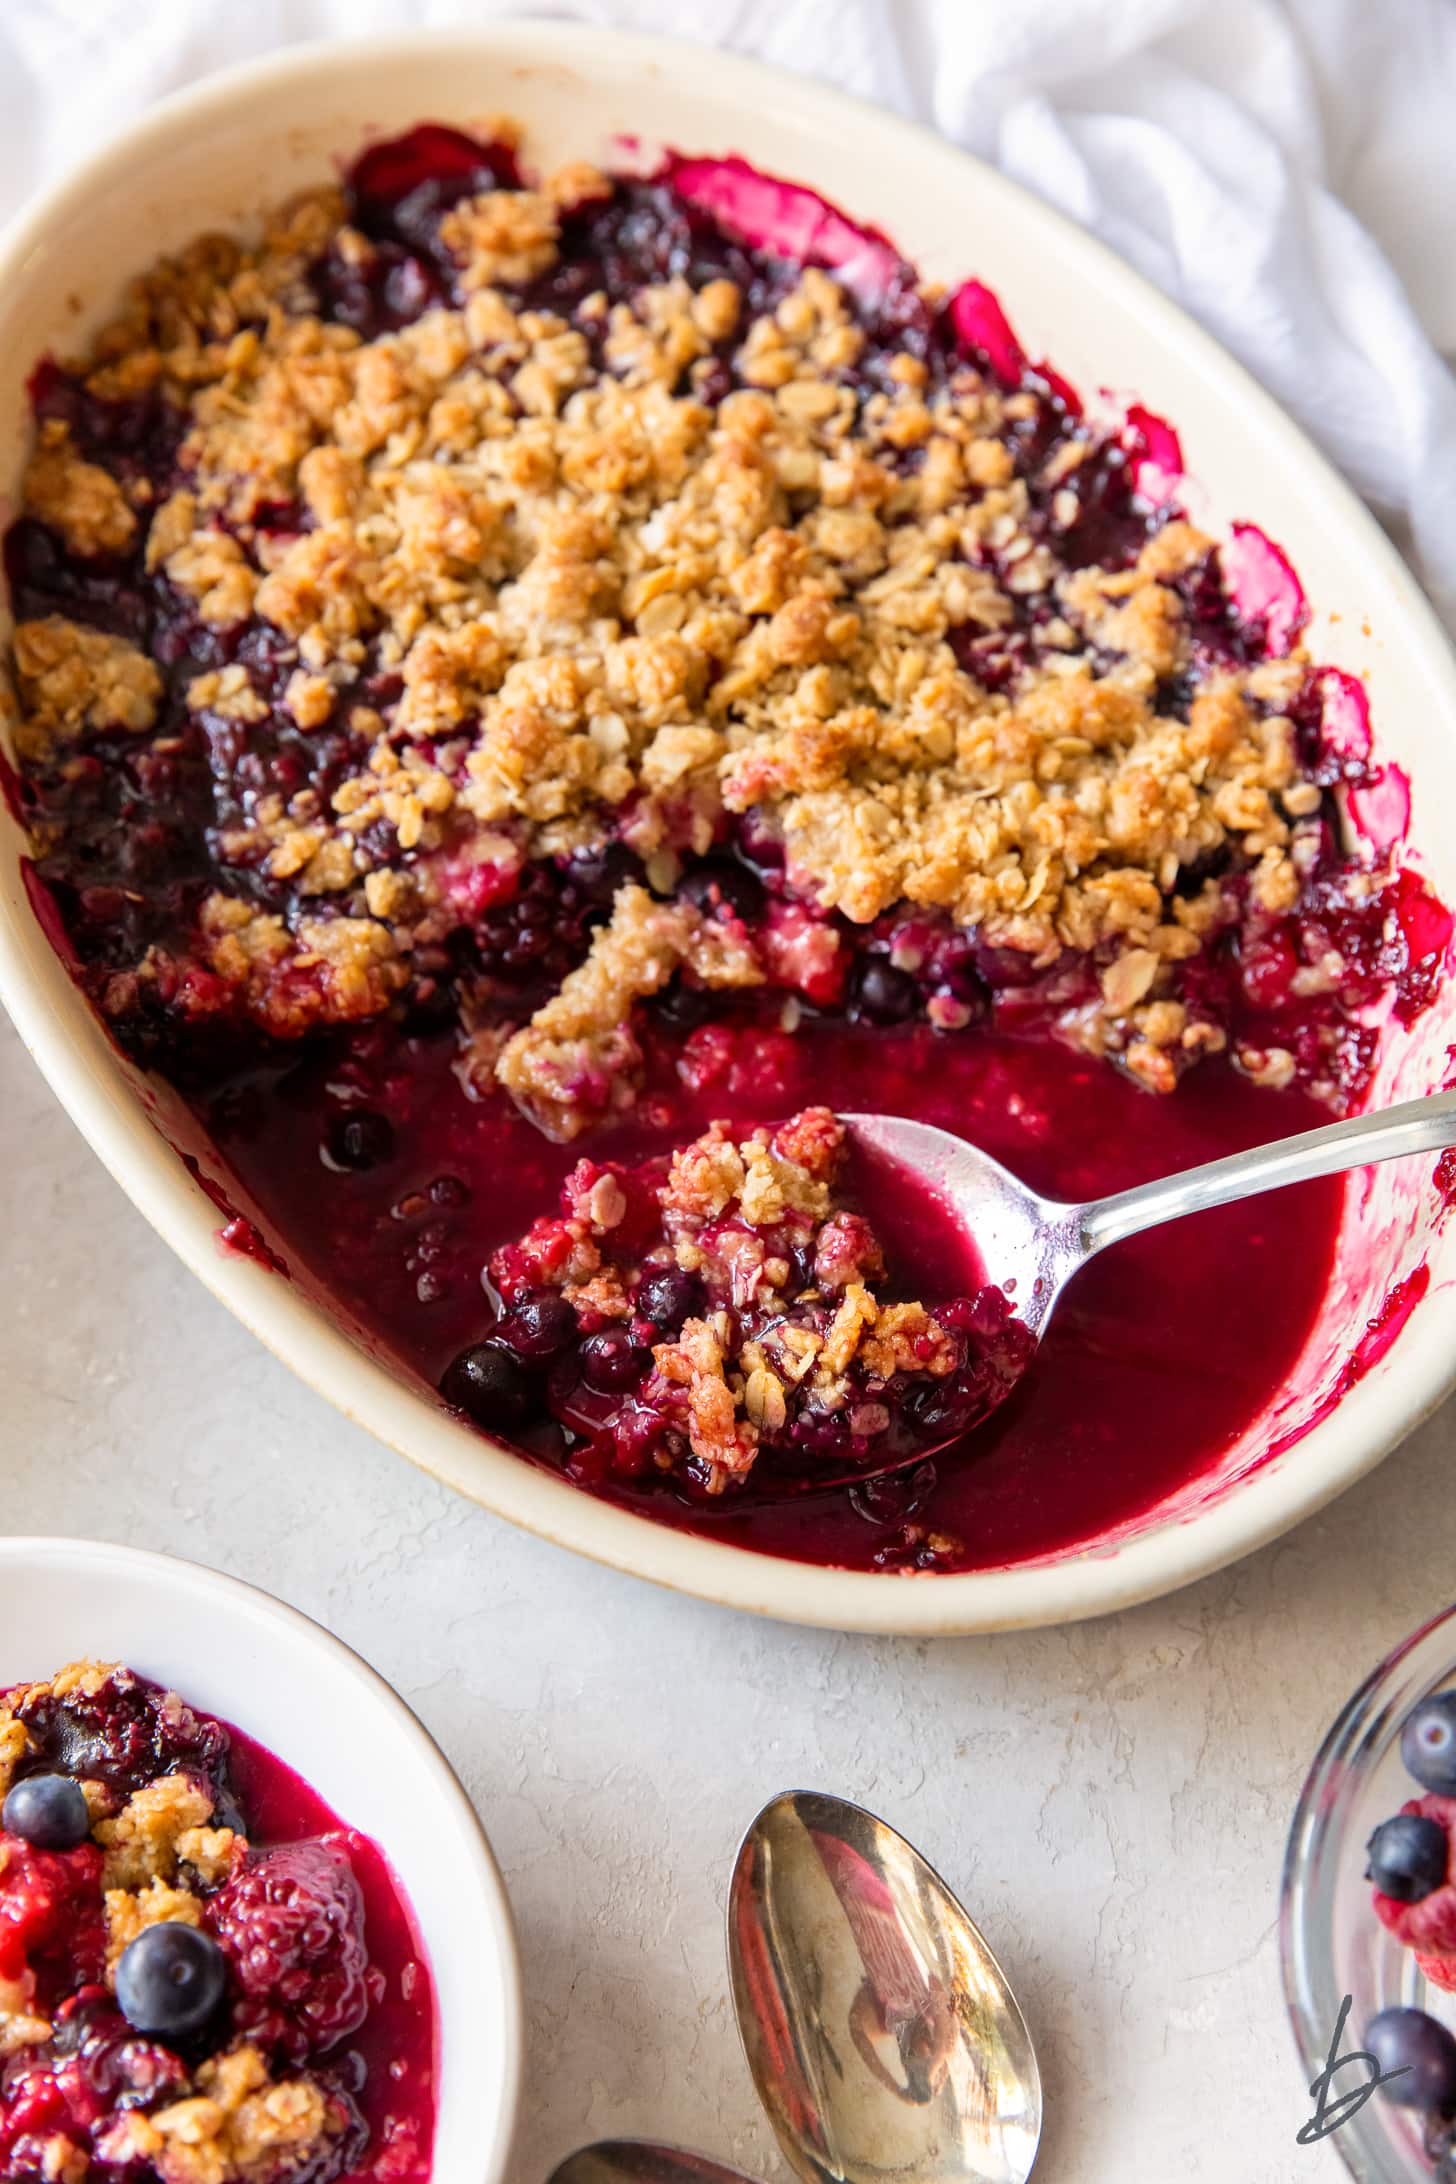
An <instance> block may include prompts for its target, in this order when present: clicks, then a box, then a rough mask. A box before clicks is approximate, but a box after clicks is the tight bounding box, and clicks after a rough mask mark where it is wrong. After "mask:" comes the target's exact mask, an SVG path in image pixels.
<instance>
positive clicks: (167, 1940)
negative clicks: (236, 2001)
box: [116, 1919, 227, 2040]
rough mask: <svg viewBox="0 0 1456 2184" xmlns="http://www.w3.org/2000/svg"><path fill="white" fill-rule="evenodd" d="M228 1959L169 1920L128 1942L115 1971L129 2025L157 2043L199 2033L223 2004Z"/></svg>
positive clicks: (192, 1930) (206, 1937)
mask: <svg viewBox="0 0 1456 2184" xmlns="http://www.w3.org/2000/svg"><path fill="white" fill-rule="evenodd" d="M226 1987H227V1958H226V1957H225V1956H224V1955H223V1953H222V1951H221V1949H219V1947H218V1945H217V1943H216V1942H215V1941H214V1940H213V1938H212V1936H211V1934H204V1933H202V1932H200V1931H199V1929H198V1928H197V1927H195V1926H183V1925H181V1924H179V1923H178V1922H177V1921H176V1920H172V1919H168V1920H166V1921H164V1922H163V1923H162V1924H161V1925H158V1926H148V1927H145V1928H144V1929H143V1930H142V1932H141V1933H139V1934H138V1935H137V1937H136V1940H135V1941H132V1942H128V1944H127V1946H126V1947H125V1949H123V1950H122V1952H121V1961H120V1963H119V1964H118V1965H117V1967H116V1999H117V2001H118V2003H119V2004H120V2005H121V2013H122V2015H123V2017H124V2018H125V2019H126V2021H127V2023H128V2024H129V2025H132V2026H134V2027H135V2028H136V2030H137V2031H138V2032H144V2033H147V2034H148V2035H150V2036H151V2037H152V2038H155V2039H162V2040H180V2039H185V2038H186V2037H187V2035H188V2034H189V2033H194V2032H200V2031H201V2030H202V2028H203V2026H204V2025H205V2024H206V2023H207V2021H208V2019H209V2018H210V2017H211V2016H212V2014H213V2012H214V2010H216V2008H217V2006H218V2004H219V2003H220V2002H221V2001H222V1998H223V1993H224V1991H225V1989H226Z"/></svg>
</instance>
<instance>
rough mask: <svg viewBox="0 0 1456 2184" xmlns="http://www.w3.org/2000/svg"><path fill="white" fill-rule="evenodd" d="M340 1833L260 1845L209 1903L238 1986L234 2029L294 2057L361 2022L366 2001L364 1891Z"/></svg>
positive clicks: (331, 2042)
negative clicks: (269, 1846)
mask: <svg viewBox="0 0 1456 2184" xmlns="http://www.w3.org/2000/svg"><path fill="white" fill-rule="evenodd" d="M346 1843H347V1837H345V1838H340V1837H337V1836H321V1837H318V1838H316V1839H314V1840H311V1841H307V1842H301V1843H285V1844H283V1845H281V1846H280V1848H278V1849H277V1850H269V1851H263V1852H261V1853H259V1854H257V1855H256V1856H253V1857H250V1858H249V1859H248V1860H247V1861H246V1863H245V1864H244V1866H243V1869H242V1871H241V1872H240V1873H239V1874H237V1875H236V1877H235V1878H234V1879H233V1880H231V1881H229V1882H228V1883H227V1884H226V1886H225V1887H223V1888H221V1889H219V1890H218V1892H217V1894H216V1895H215V1896H214V1897H213V1898H212V1899H211V1902H210V1903H209V1905H208V1924H209V1925H210V1926H211V1928H212V1931H213V1933H214V1934H215V1935H216V1937H217V1939H218V1941H219V1943H220V1944H221V1946H222V1949H223V1951H224V1953H225V1955H226V1956H227V1957H228V1959H229V1961H230V1963H231V1966H232V1971H233V1977H234V1980H235V1982H236V1985H237V1987H238V1989H239V1990H240V1994H239V1999H238V2001H237V2004H236V2007H235V2010H234V2022H235V2025H236V2028H237V2031H238V2033H239V2035H240V2036H241V2037H243V2038H245V2039H250V2040H256V2041H257V2042H259V2044H260V2045H262V2046H265V2047H269V2048H272V2049H274V2050H276V2051H278V2052H279V2053H281V2054H283V2055H284V2056H286V2057H287V2058H288V2059H289V2061H291V2062H295V2063H298V2062H302V2061H304V2060H305V2059H306V2058H307V2057H308V2056H309V2055H311V2054H317V2053H319V2052H321V2051H322V2050H324V2049H326V2048H331V2047H333V2046H335V2045H336V2044H337V2042H339V2041H340V2040H345V2039H347V2038H348V2036H349V2035H350V2033H353V2032H357V2031H358V2029H359V2027H360V2025H361V2024H362V2023H363V2022H364V2018H365V2015H366V2014H367V2011H368V2008H369V1956H368V1951H367V1948H366V1946H365V1941H364V1898H363V1895H362V1894H361V1892H360V1888H359V1883H358V1881H357V1880H356V1879H355V1877H354V1869H353V1867H352V1865H351V1864H350V1862H349V1855H348V1851H347V1849H346V1847H345V1845H346Z"/></svg>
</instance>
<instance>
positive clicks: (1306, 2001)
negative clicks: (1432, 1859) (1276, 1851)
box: [1279, 1607, 1456, 2184]
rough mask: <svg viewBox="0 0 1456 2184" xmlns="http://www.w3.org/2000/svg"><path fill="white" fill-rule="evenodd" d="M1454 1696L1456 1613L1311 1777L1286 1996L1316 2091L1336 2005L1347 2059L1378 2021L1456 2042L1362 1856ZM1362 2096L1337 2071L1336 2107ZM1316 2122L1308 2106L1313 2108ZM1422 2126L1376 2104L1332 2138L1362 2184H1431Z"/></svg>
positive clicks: (1336, 1737) (1412, 1641) (1403, 1665)
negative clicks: (1436, 2027) (1414, 1726)
mask: <svg viewBox="0 0 1456 2184" xmlns="http://www.w3.org/2000/svg"><path fill="white" fill-rule="evenodd" d="M1452 1684H1456V1607H1450V1608H1446V1609H1445V1610H1443V1612H1442V1613H1441V1614H1440V1615H1438V1616H1436V1617H1434V1618H1433V1620H1432V1621H1431V1622H1429V1623H1427V1624H1425V1625H1424V1627H1423V1628H1422V1629H1420V1630H1418V1631H1416V1632H1415V1634H1414V1635H1413V1636H1412V1637H1410V1638H1407V1639H1406V1640H1405V1641H1404V1642H1403V1643H1402V1644H1401V1645H1399V1646H1397V1647H1396V1649H1395V1651H1394V1652H1393V1653H1391V1654H1390V1655H1389V1656H1388V1657H1387V1658H1386V1659H1385V1660H1384V1661H1382V1662H1381V1664H1380V1666H1379V1667H1378V1668H1377V1669H1376V1670H1375V1671H1374V1673H1373V1674H1372V1675H1370V1676H1367V1677H1366V1679H1365V1681H1364V1683H1362V1684H1361V1685H1360V1687H1359V1689H1358V1690H1357V1691H1356V1692H1355V1694H1354V1696H1353V1697H1352V1698H1351V1699H1349V1700H1348V1701H1347V1703H1346V1705H1345V1706H1344V1707H1343V1708H1342V1709H1341V1711H1340V1713H1339V1715H1338V1716H1337V1718H1336V1720H1335V1722H1334V1724H1333V1726H1332V1727H1331V1729H1330V1731H1329V1733H1328V1735H1327V1736H1326V1738H1325V1740H1324V1743H1323V1744H1322V1745H1321V1746H1320V1749H1319V1753H1318V1755H1317V1756H1316V1759H1315V1762H1314V1765H1313V1766H1312V1767H1311V1769H1310V1771H1309V1775H1308V1778H1307V1779H1306V1781H1305V1785H1304V1788H1303V1790H1302V1791H1301V1793H1300V1798H1299V1803H1298V1806H1297V1807H1296V1810H1295V1814H1294V1822H1293V1825H1292V1827H1291V1828H1290V1831H1289V1841H1288V1845H1287V1847H1286V1850H1285V1854H1284V1878H1283V1885H1282V1895H1281V1903H1280V1918H1279V1935H1280V1951H1281V1955H1282V1958H1283V1966H1284V1991H1285V1997H1286V1999H1287V2001H1288V2004H1289V2014H1290V2018H1291V2020H1292V2022H1293V2025H1294V2037H1295V2041H1296V2044H1297V2046H1298V2049H1299V2055H1300V2060H1301V2063H1302V2065H1303V2070H1304V2079H1305V2083H1306V2085H1308V2084H1309V2083H1310V2082H1311V2081H1312V2080H1313V2079H1315V2078H1316V2077H1317V2076H1318V2075H1319V2074H1320V2073H1321V2072H1322V2071H1323V2070H1324V2069H1325V2067H1326V2064H1327V2062H1328V2059H1329V2051H1330V2041H1331V2038H1332V2037H1333V2034H1334V2030H1335V2025H1336V2021H1337V2020H1338V2017H1339V2014H1340V2005H1341V2003H1342V2002H1343V2000H1344V1998H1345V1996H1346V1995H1349V1996H1350V1997H1351V2008H1350V2013H1349V2018H1348V2022H1347V2024H1346V2027H1345V2031H1344V2036H1343V2038H1342V2040H1341V2044H1340V2052H1341V2053H1342V2054H1345V2055H1348V2054H1350V2053H1352V2052H1353V2051H1354V2050H1357V2049H1358V2048H1359V2047H1360V2046H1361V2045H1362V2041H1363V2035H1364V2030H1365V2027H1366V2025H1367V2024H1368V2023H1369V2021H1370V2019H1371V2018H1372V2017H1373V2016H1374V2015H1375V2013H1376V2012H1377V2011H1378V2010H1382V2009H1389V2008H1392V2007H1394V2006H1395V2005H1396V2004H1403V2005H1406V2006H1409V2007H1412V2008H1415V2009H1422V2010H1425V2011H1427V2012H1428V2014H1429V2015H1430V2016H1432V2017H1435V2018H1437V2019H1439V2020H1440V2022H1441V2023H1442V2024H1444V2025H1446V2026H1447V2027H1448V2028H1449V2029H1450V2030H1451V2031H1452V2032H1453V2033H1456V1994H1445V1993H1443V1992H1442V1991H1441V1989H1440V1988H1439V1987H1433V1986H1432V1985H1431V1984H1430V1982H1429V1981H1428V1980H1427V1979H1426V1978H1425V1977H1424V1975H1423V1974H1422V1973H1421V1971H1420V1970H1419V1968H1418V1967H1417V1965H1416V1962H1415V1959H1414V1957H1413V1956H1412V1955H1411V1953H1410V1951H1409V1950H1408V1949H1405V1948H1403V1947H1402V1946H1401V1944H1400V1943H1399V1942H1398V1941H1397V1940H1396V1939H1395V1936H1394V1935H1393V1934H1389V1933H1387V1932H1386V1930H1385V1928H1384V1927H1383V1926H1382V1925H1381V1924H1380V1922H1379V1920H1378V1919H1377V1918H1376V1916H1375V1912H1374V1910H1373V1908H1372V1906H1371V1901H1370V1884H1369V1882H1368V1881H1367V1880H1366V1878H1365V1866H1366V1851H1365V1846H1366V1843H1367V1842H1368V1840H1369V1838H1370V1836H1371V1835H1372V1834H1373V1833H1374V1831H1375V1829H1376V1828H1377V1827H1378V1826H1379V1824H1380V1822H1381V1821H1382V1820H1388V1819H1389V1818H1390V1817H1391V1815H1392V1814H1394V1813H1397V1812H1399V1811H1400V1809H1401V1807H1402V1805H1404V1804H1405V1803H1406V1802H1407V1801H1408V1800H1409V1799H1410V1798H1412V1797H1416V1796H1419V1795H1420V1785H1419V1784H1418V1783H1416V1782H1415V1781H1413V1780H1412V1778H1411V1776H1410V1775H1409V1774H1408V1773H1407V1771H1406V1769H1405V1767H1404V1766H1403V1765H1402V1763H1401V1757H1400V1731H1401V1725H1402V1723H1403V1722H1404V1720H1405V1718H1406V1716H1407V1715H1408V1714H1409V1713H1410V1711H1411V1709H1412V1707H1414V1706H1417V1705H1418V1704H1419V1703H1420V1701H1421V1700H1422V1699H1424V1698H1426V1697H1428V1696H1429V1695H1430V1694H1431V1693H1432V1692H1434V1691H1439V1690H1441V1689H1443V1688H1444V1687H1446V1686H1449V1685H1452ZM1359 2083H1360V2074H1359V2072H1358V2070H1357V2069H1356V2068H1355V2067H1353V2066H1352V2067H1351V2068H1350V2069H1348V2070H1346V2071H1343V2072H1341V2073H1340V2074H1339V2075H1338V2076H1337V2077H1336V2078H1335V2080H1334V2081H1333V2084H1332V2086H1331V2099H1332V2101H1333V2100H1338V2099H1339V2097H1340V2095H1341V2094H1344V2093H1348V2092H1350V2091H1351V2090H1352V2089H1353V2088H1354V2087H1356V2086H1357V2085H1358V2084H1359ZM1310 2113H1311V2114H1312V2113H1313V2101H1311V2104H1310ZM1421 2120H1422V2119H1421V2117H1420V2115H1419V2114H1418V2113H1417V2112H1416V2111H1414V2110H1412V2109H1408V2108H1398V2107H1397V2106H1396V2105H1395V2104H1394V2103H1393V2102H1392V2101H1389V2100H1387V2099H1386V2098H1385V2097H1384V2096H1383V2095H1382V2094H1380V2093H1379V2092H1377V2093H1375V2094H1374V2095H1373V2096H1372V2097H1371V2098H1370V2099H1369V2100H1368V2101H1366V2102H1365V2103H1364V2104H1363V2106H1361V2107H1360V2108H1359V2109H1358V2110H1357V2111H1356V2113H1355V2114H1354V2115H1352V2116H1351V2117H1350V2118H1349V2119H1348V2121H1346V2122H1345V2123H1343V2124H1342V2125H1340V2127H1339V2128H1338V2129H1337V2130H1335V2131H1334V2132H1333V2133H1332V2134H1331V2136H1330V2144H1331V2145H1333V2146H1334V2147H1335V2148H1336V2150H1337V2151H1338V2152H1339V2154H1340V2155H1341V2157H1342V2159H1343V2160H1344V2163H1345V2166H1346V2168H1347V2169H1348V2170H1349V2172H1350V2174H1351V2176H1353V2177H1355V2178H1356V2179H1357V2180H1358V2184H1423V2180H1424V2184H1429V2180H1430V2179H1431V2177H1432V2175H1433V2170H1432V2166H1431V2163H1430V2161H1429V2159H1428V2158H1427V2156H1426V2154H1425V2152H1424V2150H1423V2148H1422V2144H1421Z"/></svg>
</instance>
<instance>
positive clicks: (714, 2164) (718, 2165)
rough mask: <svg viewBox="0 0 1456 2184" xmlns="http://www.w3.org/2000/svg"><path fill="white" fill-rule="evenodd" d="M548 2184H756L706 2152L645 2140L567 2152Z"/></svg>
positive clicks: (603, 2142) (601, 2142) (602, 2141)
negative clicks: (653, 2144) (649, 2142)
mask: <svg viewBox="0 0 1456 2184" xmlns="http://www.w3.org/2000/svg"><path fill="white" fill-rule="evenodd" d="M547 2184H753V2179H752V2178H751V2177H746V2176H745V2175H744V2174H743V2171H742V2170H741V2169H727V2168H725V2167H724V2166H723V2164H722V2162H721V2161H709V2159H708V2157H707V2155H706V2154H684V2153H679V2152H678V2151H677V2150H676V2148H674V2147H671V2146H650V2145H649V2144H648V2143H647V2141H646V2140H645V2139H598V2141H597V2143H596V2144H595V2145H594V2146H582V2147H578V2149H577V2151H576V2152H575V2153H574V2154H568V2155H567V2157H566V2159H565V2161H563V2162H560V2163H559V2164H558V2165H557V2167H556V2168H554V2169H553V2170H552V2172H551V2175H550V2177H549V2179H548V2180H547Z"/></svg>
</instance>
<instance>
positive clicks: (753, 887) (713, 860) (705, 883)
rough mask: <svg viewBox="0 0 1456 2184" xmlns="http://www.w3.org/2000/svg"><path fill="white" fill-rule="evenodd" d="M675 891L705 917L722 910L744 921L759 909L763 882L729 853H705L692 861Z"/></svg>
mask: <svg viewBox="0 0 1456 2184" xmlns="http://www.w3.org/2000/svg"><path fill="white" fill-rule="evenodd" d="M678 895H679V897H680V898H681V900H682V901H683V902H690V903H691V904H692V905H693V907H694V909H696V910H701V911H702V913H703V915H704V916H705V917H717V916H720V915H721V913H722V912H723V911H725V910H726V911H727V912H728V913H729V915H730V916H732V917H735V918H741V919H742V921H743V923H744V924H745V925H747V924H749V923H751V921H752V920H753V919H754V918H756V917H757V916H758V915H759V912H760V911H761V910H762V909H763V882H762V881H761V880H760V879H759V878H758V877H757V875H756V874H755V873H752V872H750V871H749V869H748V867H747V865H742V864H739V863H738V862H737V860H736V859H734V858H732V857H706V858H704V860H703V862H702V863H701V864H697V865H694V867H693V869H692V871H691V872H689V873H688V875H687V877H686V878H685V879H684V880H683V882H682V884H681V885H680V887H679V888H678Z"/></svg>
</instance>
